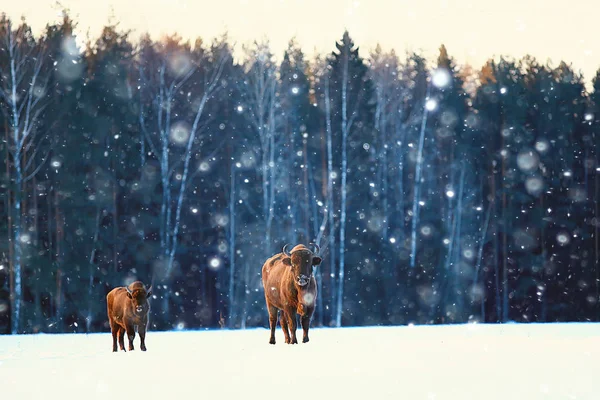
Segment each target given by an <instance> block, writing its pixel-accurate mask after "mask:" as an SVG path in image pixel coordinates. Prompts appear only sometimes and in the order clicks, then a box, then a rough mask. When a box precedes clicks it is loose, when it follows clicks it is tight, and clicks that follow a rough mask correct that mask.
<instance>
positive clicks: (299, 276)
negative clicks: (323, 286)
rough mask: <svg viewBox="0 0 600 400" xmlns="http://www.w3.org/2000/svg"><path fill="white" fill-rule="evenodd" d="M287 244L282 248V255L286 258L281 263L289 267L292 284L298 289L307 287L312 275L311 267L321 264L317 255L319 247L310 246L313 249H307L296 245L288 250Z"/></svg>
mask: <svg viewBox="0 0 600 400" xmlns="http://www.w3.org/2000/svg"><path fill="white" fill-rule="evenodd" d="M288 246H289V244H286V245H285V246H283V254H285V255H286V257H285V258H284V259H283V263H284V264H285V265H287V266H289V267H290V268H291V270H292V274H293V276H294V282H295V283H296V285H298V286H300V287H304V286H306V285H308V282H309V281H310V277H311V275H312V273H313V267H316V266H317V265H319V264H321V257H319V256H318V254H319V246H318V245H316V244H312V245H311V247H313V249H312V250H311V249H308V248H306V247H305V246H303V245H298V246H296V247H294V248H293V249H292V251H289V250H288Z"/></svg>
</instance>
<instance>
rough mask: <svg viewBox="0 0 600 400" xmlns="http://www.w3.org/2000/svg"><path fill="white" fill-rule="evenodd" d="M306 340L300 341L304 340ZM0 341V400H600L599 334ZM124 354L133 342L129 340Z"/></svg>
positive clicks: (443, 330) (589, 330)
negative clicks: (116, 346) (291, 341)
mask: <svg viewBox="0 0 600 400" xmlns="http://www.w3.org/2000/svg"><path fill="white" fill-rule="evenodd" d="M298 334H299V337H300V338H301V331H300V330H298ZM276 338H277V344H276V345H275V346H273V345H269V344H268V340H269V332H268V330H265V329H252V330H245V331H235V330H231V331H229V330H215V331H180V332H152V331H150V332H149V333H148V335H147V337H146V343H147V346H148V351H147V352H145V353H144V352H141V351H139V338H138V337H137V336H136V339H135V342H134V345H135V347H136V350H135V351H132V352H122V351H121V352H119V353H113V352H112V338H111V336H110V334H109V333H99V334H90V335H85V334H61V335H50V334H37V335H15V336H0V399H3V400H4V399H7V400H9V399H14V400H20V399H61V400H62V399H78V400H81V399H86V400H87V399H111V398H120V399H136V400H138V399H139V400H142V399H143V400H147V399H160V400H169V399H180V398H182V399H188V398H189V399H203V398H204V399H236V400H242V399H243V400H247V399H278V398H281V399H286V400H287V399H311V400H313V399H344V400H346V399H361V400H375V399H394V400H396V399H398V400H400V399H402V400H418V399H424V400H444V399H461V400H465V399H474V400H475V399H477V400H488V399H502V400H520V399H523V400H537V399H567V400H568V399H586V400H588V399H589V400H597V399H600V324H591V323H589V324H505V325H485V324H469V325H453V326H406V327H385V328H384V327H370V328H342V329H333V328H324V329H311V341H310V342H309V343H307V344H302V343H300V344H298V345H287V344H285V343H284V341H283V335H282V333H281V330H280V329H278V330H277V333H276ZM125 341H126V345H127V338H125Z"/></svg>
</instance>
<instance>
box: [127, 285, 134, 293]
mask: <svg viewBox="0 0 600 400" xmlns="http://www.w3.org/2000/svg"><path fill="white" fill-rule="evenodd" d="M125 290H127V293H129V294H133V292H132V291H131V290H129V286H125Z"/></svg>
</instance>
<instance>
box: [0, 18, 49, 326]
mask: <svg viewBox="0 0 600 400" xmlns="http://www.w3.org/2000/svg"><path fill="white" fill-rule="evenodd" d="M0 41H1V42H2V46H1V48H0V51H1V52H3V53H4V59H5V60H6V63H7V65H0V78H1V79H0V85H1V90H0V107H2V112H3V113H4V115H5V116H6V118H7V120H8V124H9V131H10V134H9V143H8V146H9V152H10V154H11V156H12V170H11V173H10V175H11V179H12V180H13V182H14V199H13V201H12V210H11V212H12V234H11V235H10V236H11V240H12V247H13V260H12V268H13V275H14V290H13V293H12V294H11V301H12V304H11V309H12V318H11V321H12V327H11V331H12V333H17V332H18V331H19V329H20V316H21V302H22V294H23V293H22V290H23V289H22V268H23V267H22V254H23V248H22V246H23V245H24V244H26V243H27V242H29V239H28V238H27V236H26V235H23V234H22V229H23V226H22V220H21V206H22V202H23V191H24V190H25V188H24V184H25V182H27V181H28V180H29V179H31V178H32V177H33V176H35V174H36V173H37V172H38V171H39V170H40V168H41V167H42V166H43V162H40V163H39V164H38V165H37V166H36V165H35V161H36V160H37V159H38V157H36V155H37V154H38V152H39V151H40V150H41V143H42V142H43V140H42V138H41V136H42V135H41V134H40V133H41V130H40V129H38V122H39V120H40V117H41V116H42V114H43V111H44V109H45V107H46V106H47V104H48V102H47V95H46V91H47V86H48V80H47V79H45V78H44V77H43V76H42V72H43V68H44V66H45V63H46V61H47V57H46V51H45V45H44V42H43V40H40V41H38V42H35V41H34V40H33V38H32V36H31V33H30V31H29V28H28V27H27V25H25V24H22V25H20V26H19V27H18V28H17V29H15V30H13V26H12V23H11V21H10V20H9V19H7V18H6V17H3V19H2V20H0ZM26 154H29V156H28V157H27V158H25V156H26ZM45 158H47V157H45ZM45 158H44V160H45Z"/></svg>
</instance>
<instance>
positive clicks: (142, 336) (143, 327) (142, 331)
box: [138, 323, 148, 351]
mask: <svg viewBox="0 0 600 400" xmlns="http://www.w3.org/2000/svg"><path fill="white" fill-rule="evenodd" d="M147 327H148V324H147V323H145V324H141V325H140V326H138V333H139V334H140V350H142V351H146V329H147Z"/></svg>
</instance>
